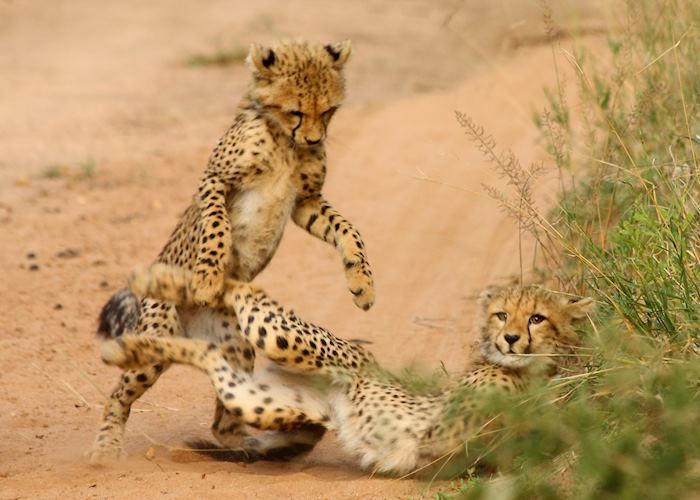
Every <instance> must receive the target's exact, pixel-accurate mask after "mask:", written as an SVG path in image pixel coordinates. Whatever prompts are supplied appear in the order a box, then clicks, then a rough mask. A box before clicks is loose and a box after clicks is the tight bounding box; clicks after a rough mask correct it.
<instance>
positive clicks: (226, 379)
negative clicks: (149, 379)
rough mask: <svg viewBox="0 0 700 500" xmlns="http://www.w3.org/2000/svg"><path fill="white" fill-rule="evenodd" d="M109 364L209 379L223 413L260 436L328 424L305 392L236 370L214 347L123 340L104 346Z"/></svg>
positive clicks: (128, 337) (322, 410)
mask: <svg viewBox="0 0 700 500" xmlns="http://www.w3.org/2000/svg"><path fill="white" fill-rule="evenodd" d="M102 359H103V361H105V363H107V364H111V365H116V366H121V367H122V368H131V369H135V368H137V367H139V366H144V365H150V364H157V363H183V364H188V365H190V366H194V367H196V368H199V369H200V370H201V371H203V372H205V373H206V374H207V375H209V377H210V379H211V381H212V384H213V385H214V389H215V390H216V392H217V394H218V396H219V399H220V400H221V401H222V403H223V405H224V407H225V408H226V409H227V410H229V411H230V412H232V413H233V414H234V415H235V416H237V417H239V418H240V419H241V421H242V422H244V423H245V424H247V425H250V426H253V427H255V428H257V429H261V430H289V429H294V428H296V427H299V426H302V425H304V424H309V423H312V424H321V425H325V424H326V423H327V422H328V416H327V415H328V408H327V407H326V404H325V403H324V402H323V401H321V399H319V398H317V397H315V396H314V395H311V394H310V392H309V391H308V390H305V391H303V392H302V390H301V388H297V387H289V386H286V385H282V384H280V385H276V386H274V387H273V386H272V385H270V384H266V383H262V382H261V381H259V380H256V379H255V378H254V377H253V376H252V374H248V373H245V372H243V371H241V370H234V369H232V368H231V366H230V365H229V363H228V361H227V360H226V359H225V358H224V356H223V355H222V352H221V349H220V348H219V346H218V345H216V344H214V343H207V342H205V341H201V340H195V339H184V338H172V339H164V338H153V337H141V336H135V335H125V336H123V337H121V338H119V339H116V340H115V341H110V342H105V343H104V344H103V345H102Z"/></svg>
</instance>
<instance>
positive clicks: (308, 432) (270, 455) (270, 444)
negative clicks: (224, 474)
mask: <svg viewBox="0 0 700 500" xmlns="http://www.w3.org/2000/svg"><path fill="white" fill-rule="evenodd" d="M325 432H326V428H325V427H324V426H322V425H319V424H302V425H301V426H299V427H297V428H295V429H292V430H287V431H269V432H267V433H264V434H261V435H260V436H258V437H254V438H252V437H251V438H248V439H247V440H246V442H244V443H243V445H242V446H241V447H239V448H222V447H221V446H219V445H217V444H215V443H212V442H210V441H205V440H193V441H186V445H187V446H188V447H189V448H191V449H192V450H193V451H195V452H196V453H198V454H201V455H206V456H209V457H211V458H214V459H216V460H218V461H222V462H239V463H240V462H243V463H253V462H257V461H259V460H265V461H269V462H286V461H288V460H291V459H293V458H295V457H297V456H299V455H302V454H304V453H308V452H309V451H311V450H312V449H313V448H314V446H316V443H318V441H320V439H321V438H322V437H323V435H324V434H325Z"/></svg>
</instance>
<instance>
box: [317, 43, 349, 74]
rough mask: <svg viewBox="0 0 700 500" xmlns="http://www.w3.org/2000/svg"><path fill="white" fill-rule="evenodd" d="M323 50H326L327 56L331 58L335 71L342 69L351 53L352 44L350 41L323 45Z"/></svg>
mask: <svg viewBox="0 0 700 500" xmlns="http://www.w3.org/2000/svg"><path fill="white" fill-rule="evenodd" d="M323 48H324V49H326V52H328V55H329V56H331V59H332V60H333V67H334V68H335V69H342V68H343V66H345V63H346V62H347V60H348V57H350V53H351V52H352V42H351V41H350V40H345V41H343V42H338V43H333V44H328V45H325V46H324V47H323Z"/></svg>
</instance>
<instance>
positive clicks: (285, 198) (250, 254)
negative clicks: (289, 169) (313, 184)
mask: <svg viewBox="0 0 700 500" xmlns="http://www.w3.org/2000/svg"><path fill="white" fill-rule="evenodd" d="M290 184H291V183H290V182H289V176H288V175H280V176H278V177H276V178H274V179H271V180H270V181H268V182H266V183H264V184H263V185H261V186H259V187H257V188H255V189H251V190H248V191H245V192H242V193H240V194H238V195H237V196H235V197H234V198H233V200H232V203H231V205H230V207H229V218H230V220H231V236H232V247H233V248H234V252H235V253H236V256H237V260H238V263H237V264H238V265H237V267H238V269H239V270H240V271H241V272H242V273H243V274H246V275H247V276H239V278H240V279H245V280H250V279H252V278H253V277H254V276H255V274H257V273H258V272H260V271H261V270H262V268H263V267H264V266H265V265H266V264H267V262H268V261H269V259H270V257H271V256H272V254H273V253H274V251H275V250H276V248H277V245H278V244H279V241H280V239H281V238H282V234H283V232H284V227H285V225H286V223H287V221H288V220H289V218H290V216H291V213H292V209H293V208H294V199H295V193H294V191H293V189H292V188H291V185H290Z"/></svg>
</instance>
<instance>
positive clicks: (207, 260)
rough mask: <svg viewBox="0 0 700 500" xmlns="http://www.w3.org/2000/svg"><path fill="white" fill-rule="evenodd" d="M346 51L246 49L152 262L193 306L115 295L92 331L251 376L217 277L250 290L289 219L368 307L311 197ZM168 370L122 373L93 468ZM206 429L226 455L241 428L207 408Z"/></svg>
mask: <svg viewBox="0 0 700 500" xmlns="http://www.w3.org/2000/svg"><path fill="white" fill-rule="evenodd" d="M350 51H351V45H350V42H349V41H345V42H341V43H337V44H333V45H325V46H323V45H313V44H308V43H305V42H279V43H276V44H274V45H273V46H272V47H270V48H264V47H262V46H259V45H253V46H251V48H250V53H249V55H248V59H247V63H248V66H249V67H250V70H251V72H252V82H251V84H250V88H249V90H248V92H247V93H246V94H245V96H244V97H243V99H242V100H241V102H240V104H239V106H238V110H237V114H236V118H235V120H234V122H233V125H232V126H231V127H230V128H229V130H228V131H227V132H226V133H225V134H224V136H223V137H222V138H221V140H219V142H218V144H217V145H216V147H215V148H214V151H213V152H212V154H211V157H210V158H209V163H208V164H207V166H206V168H205V170H204V174H203V175H202V177H201V182H200V184H199V188H198V191H197V193H196V195H195V196H194V199H193V201H192V204H191V205H190V206H189V207H188V208H187V210H185V212H184V214H183V215H182V217H181V219H180V221H179V223H178V224H177V226H176V227H175V230H174V231H173V233H172V234H171V236H170V239H169V240H168V242H167V243H166V244H165V247H163V250H162V251H161V253H160V255H159V256H158V258H157V262H160V263H168V264H172V265H177V266H181V267H183V268H185V269H188V270H190V271H191V272H192V273H193V276H194V278H193V280H192V290H193V294H194V295H193V297H192V299H193V300H192V301H191V302H189V303H187V304H182V303H178V304H175V303H173V302H171V301H168V300H163V298H162V297H154V296H144V297H142V298H141V300H140V301H139V300H138V299H137V298H136V297H135V296H134V295H133V294H131V293H130V292H129V291H128V290H122V291H120V292H118V293H117V294H115V295H114V296H113V297H112V298H111V299H110V300H109V302H108V303H107V304H106V305H105V306H104V308H103V310H102V313H101V317H100V326H99V333H100V334H102V335H103V336H105V337H119V336H120V335H122V334H123V333H125V332H128V333H136V334H142V335H148V336H157V337H173V336H175V337H181V336H186V337H187V336H189V337H197V336H199V337H203V338H206V339H207V340H208V341H211V342H214V343H215V344H216V345H218V346H220V347H221V352H222V353H223V356H224V358H225V359H226V360H227V362H228V363H231V365H232V366H235V367H236V369H242V370H243V371H245V372H250V371H252V369H253V362H254V350H253V348H252V346H251V345H250V344H249V343H248V341H247V340H246V339H245V338H244V337H242V336H241V335H239V333H238V328H239V327H238V324H239V321H238V320H237V318H236V315H235V313H234V311H233V310H217V309H216V306H218V305H219V304H220V298H219V295H220V294H221V293H222V292H223V285H224V280H225V279H227V278H235V279H237V280H241V281H250V280H252V279H253V278H254V277H255V276H256V275H257V274H258V273H260V272H261V271H262V270H263V269H264V268H265V266H267V264H268V262H269V261H270V259H271V258H272V256H273V254H274V253H275V250H276V249H277V246H278V244H279V242H280V239H281V237H282V233H283V231H284V228H285V225H286V223H287V221H288V220H289V218H290V217H291V218H292V220H294V222H295V223H296V224H297V225H299V226H300V227H302V228H303V229H305V230H306V231H307V232H309V233H310V234H312V235H314V236H316V237H317V238H320V239H321V240H323V241H325V242H326V243H329V244H331V245H333V246H334V247H335V248H336V249H337V250H338V252H339V253H340V255H341V257H342V262H343V269H344V271H345V276H346V279H347V283H348V287H349V289H350V292H351V293H352V295H353V299H354V301H355V304H356V305H357V306H358V307H360V308H361V309H364V310H367V309H369V308H370V307H371V306H372V303H373V302H374V283H373V279H372V272H371V270H370V266H369V263H368V261H367V256H366V254H365V245H364V243H363V241H362V238H361V237H360V233H359V232H358V231H357V230H356V229H355V228H354V227H353V226H352V224H350V222H348V221H347V220H346V219H345V218H344V217H343V216H342V215H341V214H340V213H338V211H337V210H335V209H334V208H333V207H332V206H331V205H330V204H329V203H328V202H327V201H326V200H325V199H324V197H323V195H322V188H323V183H324V179H325V177H326V152H325V148H324V141H325V139H326V133H327V129H328V125H329V123H330V121H331V118H332V117H333V115H334V113H335V112H336V111H337V110H338V108H339V106H340V105H341V103H342V101H343V98H344V86H345V80H344V76H343V67H344V66H345V63H346V61H347V60H348V57H349V56H350ZM205 305H206V306H209V307H206V308H205V307H200V306H205ZM168 365H169V363H167V362H162V363H161V362H159V363H153V364H152V365H150V366H140V367H138V369H134V370H128V371H125V372H124V373H123V374H122V376H121V379H120V381H119V383H118V385H117V387H116V388H115V389H114V392H112V394H111V396H110V398H109V401H108V403H107V405H106V408H105V412H104V417H103V421H102V425H101V428H100V430H99V433H98V435H97V438H96V440H95V444H94V446H93V450H92V454H91V459H92V461H93V462H101V461H103V459H110V458H113V457H115V456H119V455H121V454H122V437H123V433H124V427H125V424H126V420H127V418H128V416H129V411H130V408H131V405H132V404H133V403H134V402H135V401H136V400H137V399H138V398H139V397H140V396H141V395H142V394H143V393H144V392H145V391H146V390H147V389H148V388H149V387H150V386H151V385H153V384H154V383H155V382H156V380H157V379H158V377H159V376H160V375H161V374H162V373H163V371H164V370H165V369H166V368H167V367H168ZM212 431H213V433H214V435H215V437H216V438H217V440H218V441H219V442H220V443H222V444H224V445H226V446H237V445H238V444H239V442H240V440H241V439H243V438H244V437H245V436H246V432H245V430H244V427H242V426H241V419H240V418H238V416H236V415H234V414H232V413H231V412H230V411H228V410H227V409H226V407H225V406H224V405H222V404H221V403H220V402H219V401H218V400H217V406H216V412H215V416H214V423H213V425H212Z"/></svg>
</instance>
